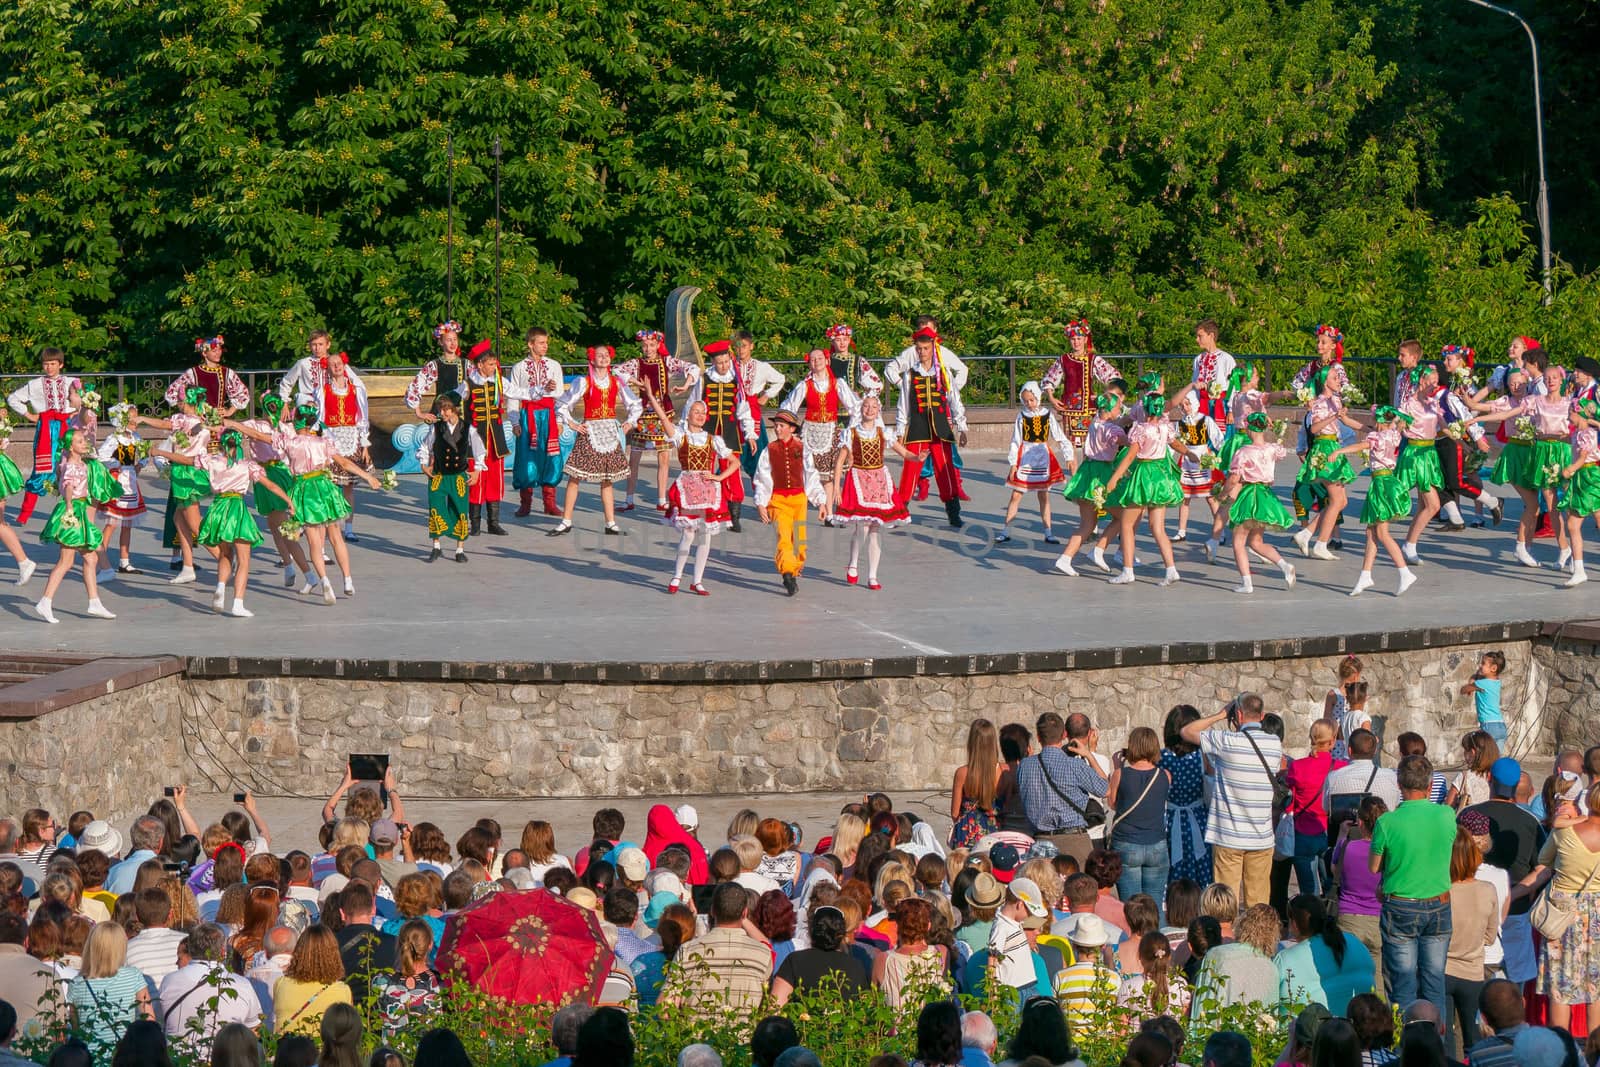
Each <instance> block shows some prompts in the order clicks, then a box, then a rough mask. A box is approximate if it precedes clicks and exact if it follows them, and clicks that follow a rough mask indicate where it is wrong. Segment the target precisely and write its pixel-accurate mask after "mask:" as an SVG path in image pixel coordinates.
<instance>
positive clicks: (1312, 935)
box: [1273, 886, 1487, 1016]
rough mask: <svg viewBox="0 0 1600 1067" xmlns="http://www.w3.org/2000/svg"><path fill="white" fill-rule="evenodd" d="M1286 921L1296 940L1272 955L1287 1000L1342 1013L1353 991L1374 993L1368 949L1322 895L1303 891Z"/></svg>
mask: <svg viewBox="0 0 1600 1067" xmlns="http://www.w3.org/2000/svg"><path fill="white" fill-rule="evenodd" d="M1485 888H1487V886H1486V887H1485ZM1289 922H1290V925H1291V926H1292V927H1293V929H1294V935H1295V938H1296V941H1295V943H1294V944H1292V945H1290V946H1289V947H1288V948H1285V949H1283V950H1282V951H1281V952H1279V953H1278V954H1277V956H1276V957H1275V958H1274V960H1273V963H1274V965H1275V966H1276V967H1277V969H1278V995H1279V997H1281V998H1282V999H1283V1000H1284V1002H1285V1003H1292V1004H1301V1003H1306V1002H1315V1003H1318V1004H1322V1005H1324V1006H1325V1007H1326V1008H1327V1009H1328V1010H1329V1011H1330V1012H1332V1013H1333V1014H1334V1015H1336V1016H1342V1015H1344V1013H1345V1009H1346V1007H1348V1006H1349V1004H1350V998H1351V997H1352V996H1354V995H1355V994H1357V993H1370V992H1372V975H1373V960H1372V955H1371V953H1369V952H1368V951H1367V948H1366V946H1365V945H1363V944H1362V943H1361V942H1359V941H1357V940H1356V939H1355V938H1353V937H1351V936H1349V935H1347V934H1346V933H1345V932H1344V931H1342V930H1340V929H1339V921H1338V919H1337V918H1334V917H1332V916H1329V915H1328V914H1327V912H1326V910H1325V909H1324V907H1323V904H1322V899H1321V898H1320V897H1315V896H1312V895H1311V894H1310V893H1302V894H1300V895H1299V896H1297V897H1295V898H1294V899H1293V900H1291V901H1290V902H1289Z"/></svg>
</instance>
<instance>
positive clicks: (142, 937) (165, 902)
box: [126, 888, 184, 985]
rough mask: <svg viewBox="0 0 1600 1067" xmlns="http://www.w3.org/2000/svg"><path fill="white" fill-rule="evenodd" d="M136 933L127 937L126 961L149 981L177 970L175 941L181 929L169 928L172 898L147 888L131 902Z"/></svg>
mask: <svg viewBox="0 0 1600 1067" xmlns="http://www.w3.org/2000/svg"><path fill="white" fill-rule="evenodd" d="M133 906H134V910H135V912H136V913H137V914H138V916H139V932H138V933H137V934H135V935H134V936H133V937H131V938H129V939H128V947H127V952H126V962H127V964H128V966H130V967H137V968H138V969H139V971H140V972H141V973H143V974H144V976H145V977H146V978H148V979H149V980H150V981H151V982H152V983H154V984H157V985H159V984H160V982H161V980H162V979H163V978H165V977H166V976H167V975H169V974H171V973H172V972H173V971H175V970H177V969H178V944H179V943H180V942H181V941H183V937H184V935H183V932H182V931H181V930H174V929H172V926H171V923H172V898H171V897H169V896H167V894H166V891H165V890H162V889H159V888H151V889H146V890H144V891H142V892H141V893H139V894H138V895H137V896H136V897H135V898H134V902H133Z"/></svg>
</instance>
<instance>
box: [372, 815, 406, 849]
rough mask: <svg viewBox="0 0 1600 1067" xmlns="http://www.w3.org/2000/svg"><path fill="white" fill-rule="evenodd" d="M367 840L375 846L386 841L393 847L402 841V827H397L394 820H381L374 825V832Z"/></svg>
mask: <svg viewBox="0 0 1600 1067" xmlns="http://www.w3.org/2000/svg"><path fill="white" fill-rule="evenodd" d="M367 839H368V840H369V841H371V842H372V843H373V844H377V843H378V842H379V841H386V842H388V843H389V844H391V845H393V844H396V843H398V842H399V840H400V827H398V826H396V825H395V821H394V820H393V819H379V820H378V821H377V822H375V823H373V824H372V832H371V833H369V834H367Z"/></svg>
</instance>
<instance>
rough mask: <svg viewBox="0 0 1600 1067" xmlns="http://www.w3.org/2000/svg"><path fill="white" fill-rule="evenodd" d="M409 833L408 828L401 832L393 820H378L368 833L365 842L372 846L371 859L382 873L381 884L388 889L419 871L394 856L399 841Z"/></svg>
mask: <svg viewBox="0 0 1600 1067" xmlns="http://www.w3.org/2000/svg"><path fill="white" fill-rule="evenodd" d="M410 833H411V828H410V827H409V826H408V827H406V828H405V829H404V830H402V829H401V828H400V826H399V825H398V824H397V823H396V822H395V821H394V820H393V819H379V820H378V821H377V822H375V823H373V824H372V829H371V830H370V831H368V834H367V842H368V843H369V844H370V845H372V858H373V859H374V860H376V861H377V863H378V869H379V870H380V871H382V872H383V884H384V885H387V886H388V887H389V888H390V889H393V888H395V887H396V886H398V885H399V884H400V879H402V878H404V877H405V876H406V875H408V874H416V873H417V871H418V869H419V868H418V867H417V865H416V864H415V863H413V862H410V861H408V860H406V859H405V858H404V857H403V856H400V857H397V856H396V855H395V854H394V850H395V848H396V846H398V845H399V844H400V842H401V839H402V838H404V837H406V836H409V834H410Z"/></svg>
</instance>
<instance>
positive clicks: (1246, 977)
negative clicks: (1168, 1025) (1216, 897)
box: [1194, 904, 1279, 1016]
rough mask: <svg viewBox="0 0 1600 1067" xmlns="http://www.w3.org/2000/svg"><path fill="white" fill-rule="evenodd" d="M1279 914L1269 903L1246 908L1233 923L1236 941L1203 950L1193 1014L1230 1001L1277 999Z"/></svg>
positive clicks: (1241, 1002) (1271, 1001) (1251, 1002)
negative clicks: (1276, 957) (1203, 957)
mask: <svg viewBox="0 0 1600 1067" xmlns="http://www.w3.org/2000/svg"><path fill="white" fill-rule="evenodd" d="M1278 927H1279V920H1278V913H1277V912H1276V911H1273V910H1272V905H1270V904H1253V905H1251V906H1250V907H1248V908H1246V909H1245V911H1244V914H1243V915H1241V916H1240V917H1239V922H1238V923H1237V924H1236V926H1235V932H1236V934H1237V935H1238V938H1239V939H1238V940H1237V941H1231V942H1229V943H1227V944H1224V945H1214V946H1212V948H1211V949H1210V950H1209V951H1207V952H1206V956H1205V960H1204V961H1203V962H1202V963H1201V964H1200V970H1199V973H1198V974H1197V975H1196V976H1195V981H1194V1003H1195V1008H1194V1010H1195V1013H1196V1015H1197V1016H1198V1015H1200V1014H1203V1012H1204V1011H1205V1010H1206V1009H1207V1008H1226V1007H1228V1006H1229V1005H1232V1004H1267V1005H1272V1004H1276V1003H1277V1002H1278V968H1277V967H1276V966H1275V965H1274V964H1273V962H1272V956H1273V953H1275V952H1276V951H1277V950H1278Z"/></svg>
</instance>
